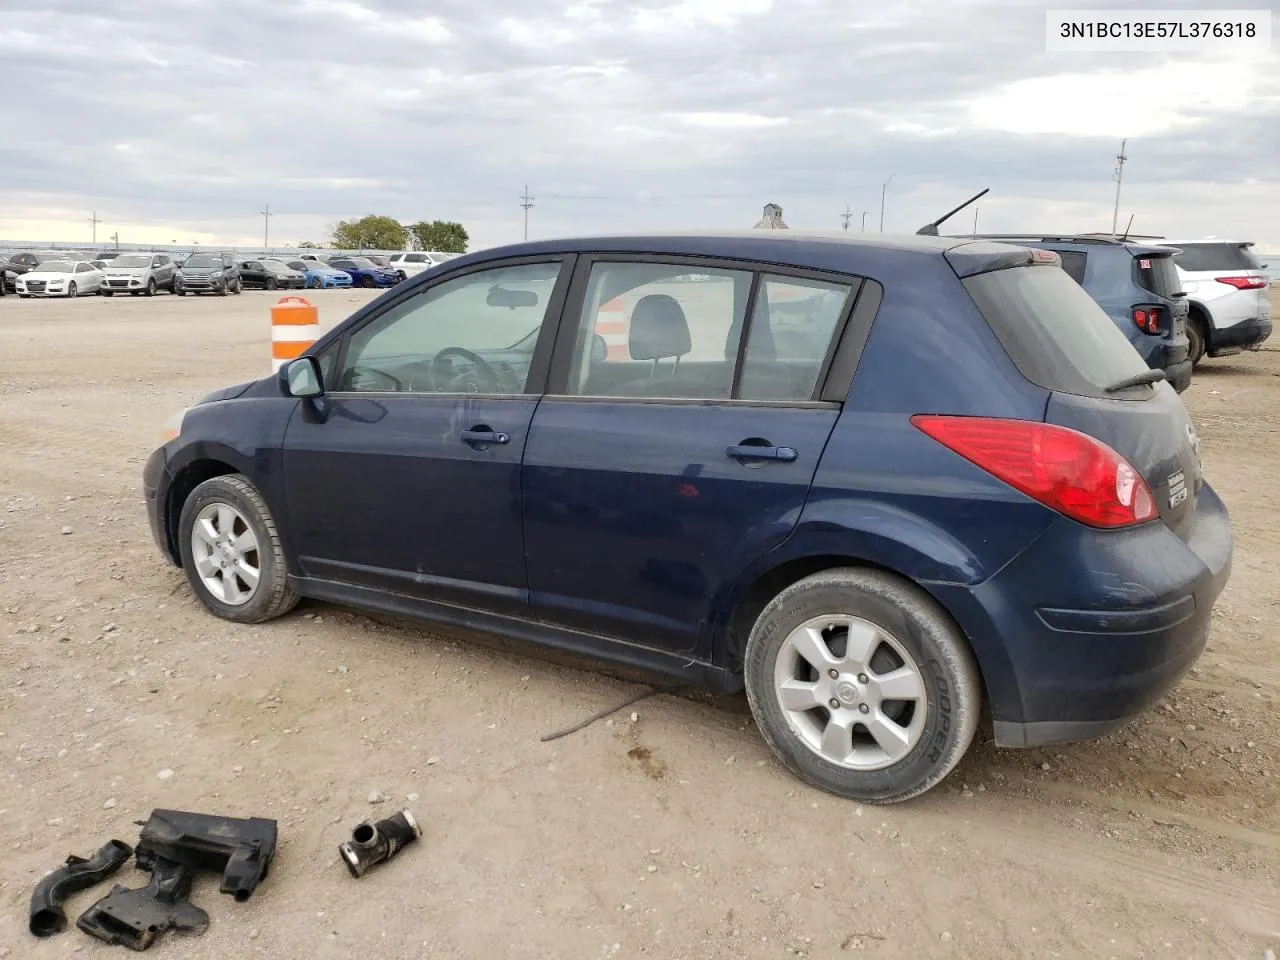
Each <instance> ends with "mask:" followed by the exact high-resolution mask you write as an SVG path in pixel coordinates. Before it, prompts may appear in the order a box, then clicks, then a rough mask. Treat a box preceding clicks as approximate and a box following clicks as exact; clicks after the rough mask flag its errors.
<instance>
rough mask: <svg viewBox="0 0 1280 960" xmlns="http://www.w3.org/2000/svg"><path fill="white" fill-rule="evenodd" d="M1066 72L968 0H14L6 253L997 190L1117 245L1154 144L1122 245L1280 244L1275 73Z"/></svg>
mask: <svg viewBox="0 0 1280 960" xmlns="http://www.w3.org/2000/svg"><path fill="white" fill-rule="evenodd" d="M1051 5H1052V6H1054V7H1055V8H1058V9H1063V8H1071V7H1082V6H1086V5H1085V4H1072V3H1054V4H1051ZM1241 5H1245V4H1241ZM1252 5H1253V6H1259V4H1257V3H1256V0H1255V2H1254V3H1253V4H1252ZM1087 6H1089V7H1094V8H1096V7H1103V6H1114V7H1136V6H1140V3H1139V2H1138V0H1128V2H1122V3H1117V4H1106V3H1103V2H1100V0H1095V2H1092V3H1089V4H1087ZM1177 6H1186V7H1188V8H1194V7H1196V6H1199V7H1202V8H1203V7H1210V6H1213V4H1210V3H1208V2H1206V0H1201V2H1200V3H1199V4H1184V5H1179V4H1174V3H1169V2H1164V3H1162V4H1160V7H1161V8H1166V9H1167V8H1170V7H1177ZM1265 6H1266V7H1267V8H1269V9H1271V10H1272V11H1273V17H1275V20H1276V21H1277V24H1280V16H1277V15H1276V4H1275V3H1274V2H1272V3H1269V4H1266V5H1265ZM1044 46H1045V42H1044V13H1043V8H1034V7H1032V6H1031V5H1029V4H1023V3H972V2H966V0H952V2H948V3H923V2H915V0H906V2H901V0H899V2H893V0H889V2H886V0H878V2H863V0H546V2H542V3H529V2H524V0H470V2H462V0H431V2H430V3H426V2H423V3H412V2H405V0H397V2H395V3H388V2H383V0H288V2H274V0H273V2H265V0H262V2H260V0H218V2H204V0H165V2H162V3H157V2H155V0H147V2H140V0H107V2H104V0H92V2H90V0H43V2H42V3H40V4H32V3H30V2H27V0H0V188H2V190H3V200H2V202H0V240H17V239H30V240H37V239H39V240H55V239H56V240H78V239H83V240H85V241H87V240H88V238H89V233H90V227H89V224H88V223H87V219H88V217H89V216H90V213H91V212H92V211H95V210H96V211H97V213H98V216H100V217H102V218H103V223H102V224H100V225H99V227H98V239H99V242H100V243H101V242H103V238H104V237H106V236H108V235H110V234H111V233H112V232H113V231H117V230H118V231H119V234H120V239H121V240H122V241H128V240H137V241H139V242H167V241H168V240H170V239H172V240H176V241H178V242H180V243H189V242H191V241H192V240H199V241H200V242H217V243H229V244H253V243H258V244H260V243H261V236H262V223H263V221H262V218H261V217H260V216H258V215H257V212H258V211H260V210H262V208H263V204H264V203H270V205H271V210H272V211H273V212H274V213H275V216H274V217H273V218H272V220H271V235H272V241H273V243H292V242H295V241H298V240H315V241H323V240H324V239H325V238H326V237H327V227H328V225H329V224H331V223H332V222H333V221H334V220H336V219H338V218H346V217H358V216H361V215H363V214H365V213H385V214H389V215H392V216H395V217H397V218H400V219H401V220H405V221H412V220H416V219H421V218H426V219H434V218H443V219H452V220H459V221H461V222H462V223H464V224H465V225H466V226H467V227H468V229H469V230H470V231H471V234H472V238H473V244H474V245H476V246H488V245H492V244H497V243H503V242H508V241H512V240H518V239H519V238H520V235H521V230H522V216H523V211H522V210H521V209H520V206H519V199H518V195H519V194H520V192H521V190H522V189H523V188H524V185H525V184H526V183H528V185H529V190H530V192H531V193H532V194H533V195H534V197H535V198H536V199H535V201H534V202H535V206H534V208H533V209H532V211H531V212H530V227H529V230H530V236H531V237H545V236H551V235H559V234H566V233H592V232H617V231H633V230H653V229H664V228H672V229H691V228H698V227H708V228H726V227H739V226H750V225H751V224H752V223H754V221H755V220H756V219H757V218H758V217H759V214H760V208H761V206H762V205H763V204H764V203H765V202H767V201H775V202H777V203H779V204H781V205H782V207H783V209H784V215H785V219H786V220H787V222H788V224H789V225H791V226H792V227H793V228H802V227H811V228H822V229H832V228H838V227H839V226H840V217H839V215H840V213H841V211H843V210H844V209H845V206H846V204H847V205H848V206H849V207H850V208H851V209H852V210H853V211H854V213H855V215H854V218H853V223H852V229H854V230H857V229H859V228H860V226H861V216H860V213H861V211H863V210H868V211H870V213H869V214H868V216H867V218H866V222H867V228H868V229H869V230H875V229H878V227H879V216H880V195H881V184H882V183H883V182H884V181H885V180H886V178H888V177H889V175H890V174H893V180H892V182H891V183H890V185H889V188H888V203H887V211H886V229H888V230H896V231H912V230H914V229H915V228H916V227H918V226H919V225H920V224H921V223H922V222H925V221H927V220H930V219H933V218H934V217H935V216H937V215H938V214H940V213H941V212H942V211H943V210H945V209H947V208H948V207H950V206H954V205H955V204H956V203H959V202H960V201H961V200H963V199H964V198H965V197H967V196H968V195H970V194H972V193H975V192H976V191H977V190H979V189H981V188H982V187H988V186H989V187H991V194H990V195H989V196H988V197H987V198H985V199H984V201H983V202H982V206H981V208H980V211H981V212H980V223H979V226H980V228H981V229H990V230H1018V231H1028V230H1039V229H1045V230H1052V229H1062V230H1102V229H1108V228H1109V227H1110V224H1111V210H1112V201H1113V198H1114V189H1115V184H1114V182H1113V180H1112V178H1111V171H1112V168H1113V166H1114V159H1113V157H1114V154H1115V153H1116V152H1117V150H1118V148H1119V146H1120V138H1121V137H1124V136H1128V137H1129V138H1130V142H1129V148H1128V153H1129V156H1130V161H1129V163H1128V164H1127V165H1126V167H1125V184H1124V192H1123V195H1122V198H1121V223H1122V224H1123V223H1124V222H1125V221H1126V220H1127V219H1128V216H1129V214H1131V213H1132V214H1134V215H1135V219H1134V228H1133V229H1134V231H1135V232H1139V233H1156V234H1163V235H1166V236H1175V237H1176V236H1183V237H1186V236H1202V235H1206V234H1217V235H1221V236H1228V235H1229V236H1235V237H1240V238H1242V239H1251V240H1255V241H1257V242H1258V243H1259V245H1260V246H1263V247H1265V246H1273V247H1277V249H1280V60H1278V59H1277V56H1276V55H1275V53H1272V54H1270V55H1262V56H1258V55H1254V56H1253V57H1251V58H1244V57H1240V56H1234V57H1233V56H1224V55H1220V54H1219V55H1212V56H1210V55H1205V56H1200V57H1197V56H1189V55H1187V54H1179V55H1174V54H1169V55H1150V54H1145V55H1136V54H1105V55H1103V54H1065V53H1047V52H1046V51H1045V49H1044ZM971 225H972V215H971V214H970V213H968V212H967V211H966V213H964V214H961V215H960V216H959V217H957V219H956V222H953V223H952V224H951V225H950V226H951V227H952V228H953V229H957V230H967V229H969V228H970V227H971Z"/></svg>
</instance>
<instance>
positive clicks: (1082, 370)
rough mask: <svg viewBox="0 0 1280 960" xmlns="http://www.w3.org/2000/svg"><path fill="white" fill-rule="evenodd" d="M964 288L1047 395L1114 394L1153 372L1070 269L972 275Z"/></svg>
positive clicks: (1040, 268) (1035, 268) (1146, 390)
mask: <svg viewBox="0 0 1280 960" xmlns="http://www.w3.org/2000/svg"><path fill="white" fill-rule="evenodd" d="M964 286H965V289H966V290H967V291H968V292H969V296H970V297H971V298H973V302H974V303H975V304H976V305H977V307H978V309H979V310H980V311H981V312H982V315H983V317H984V318H985V319H986V321H987V324H988V325H989V326H990V327H991V330H992V332H993V333H994V334H995V335H996V337H997V339H999V341H1000V343H1001V345H1002V346H1003V347H1004V349H1005V352H1006V353H1008V354H1009V358H1010V359H1011V360H1012V361H1013V362H1014V365H1015V366H1017V368H1018V370H1019V371H1020V372H1021V373H1022V375H1023V376H1024V377H1026V378H1027V379H1028V380H1030V381H1031V382H1032V383H1034V384H1037V385H1039V386H1041V387H1044V388H1045V389H1046V390H1055V391H1058V392H1061V393H1072V394H1077V395H1082V396H1092V397H1110V396H1112V395H1111V394H1108V393H1107V392H1106V387H1107V386H1109V385H1110V384H1113V383H1116V382H1118V381H1119V380H1122V379H1124V378H1125V377H1130V376H1134V375H1135V374H1139V373H1142V372H1143V371H1144V370H1146V369H1147V365H1146V363H1145V362H1144V361H1143V359H1142V357H1140V356H1139V355H1138V352H1137V351H1136V350H1134V349H1133V346H1132V344H1130V343H1129V341H1128V340H1127V339H1125V335H1124V334H1123V333H1121V332H1120V330H1119V329H1118V328H1117V327H1116V325H1115V324H1114V323H1113V322H1112V320H1111V318H1110V317H1108V316H1107V315H1106V313H1104V312H1103V310H1102V308H1101V307H1099V306H1098V305H1097V303H1095V302H1094V300H1093V298H1092V297H1090V296H1089V294H1087V293H1085V291H1084V289H1083V288H1082V287H1081V286H1080V285H1079V284H1078V283H1076V281H1074V280H1073V279H1071V277H1069V276H1068V275H1067V274H1066V273H1065V272H1064V271H1063V270H1060V269H1057V268H1056V267H1053V266H1029V267H1012V268H1009V269H1005V270H994V271H992V272H990V273H980V274H977V275H976V276H972V277H968V278H966V279H965V280H964ZM1138 389H1139V390H1141V391H1142V392H1143V394H1144V395H1145V394H1146V393H1149V391H1150V388H1148V387H1141V388H1138ZM1125 393H1126V394H1127V393H1129V391H1125ZM1115 396H1117V397H1118V396H1120V395H1115Z"/></svg>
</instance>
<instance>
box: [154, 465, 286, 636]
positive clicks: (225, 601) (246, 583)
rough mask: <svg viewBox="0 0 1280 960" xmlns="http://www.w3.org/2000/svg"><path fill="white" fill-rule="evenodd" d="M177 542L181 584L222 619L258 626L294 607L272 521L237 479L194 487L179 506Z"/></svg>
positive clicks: (259, 498) (249, 487)
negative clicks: (183, 579) (184, 582)
mask: <svg viewBox="0 0 1280 960" xmlns="http://www.w3.org/2000/svg"><path fill="white" fill-rule="evenodd" d="M177 539H178V547H179V550H180V551H181V554H182V568H183V571H184V572H185V573H186V575H187V582H188V583H190V584H191V588H192V589H193V590H194V591H195V593H196V596H198V597H199V598H200V601H201V602H202V603H203V604H204V605H205V606H206V607H208V608H209V610H210V611H212V612H213V613H215V614H217V615H218V616H219V617H222V618H223V619H224V620H234V621H236V622H238V623H261V622H262V621H264V620H270V619H272V618H273V617H278V616H280V615H282V614H284V613H287V612H288V611H289V610H292V609H293V607H294V606H295V605H296V604H297V602H298V596H297V594H295V593H294V592H293V590H292V589H290V587H289V579H288V568H287V565H286V563H285V557H284V549H283V547H282V546H281V544H280V534H279V532H278V531H277V530H276V525H275V520H274V519H273V518H272V516H271V511H270V510H268V509H267V504H266V501H265V500H263V499H262V495H261V494H260V493H259V492H258V490H257V489H256V488H255V487H254V486H253V484H251V483H250V482H249V481H248V480H247V479H246V478H245V477H243V476H242V475H240V474H228V475H225V476H221V477H214V478H212V479H210V480H206V481H205V482H204V483H202V484H200V485H199V486H198V487H196V488H195V489H194V490H193V491H192V492H191V495H190V496H189V497H187V501H186V503H184V504H183V506H182V513H181V516H180V518H179V520H178V538H177Z"/></svg>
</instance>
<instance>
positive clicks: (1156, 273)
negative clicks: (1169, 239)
mask: <svg viewBox="0 0 1280 960" xmlns="http://www.w3.org/2000/svg"><path fill="white" fill-rule="evenodd" d="M1133 266H1134V269H1135V270H1136V271H1137V274H1136V275H1137V278H1138V285H1139V286H1140V287H1142V288H1143V289H1144V290H1150V291H1151V292H1152V293H1154V294H1155V295H1156V296H1159V297H1164V298H1165V299H1167V300H1171V299H1173V298H1174V297H1175V296H1177V295H1178V294H1179V293H1181V292H1182V278H1181V277H1179V276H1178V270H1177V268H1176V267H1174V265H1173V257H1172V256H1171V255H1169V254H1165V255H1164V256H1159V257H1152V256H1140V257H1134V258H1133Z"/></svg>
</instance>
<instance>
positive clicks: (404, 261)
mask: <svg viewBox="0 0 1280 960" xmlns="http://www.w3.org/2000/svg"><path fill="white" fill-rule="evenodd" d="M456 256H458V254H456V253H440V252H438V251H434V250H416V251H413V252H410V253H397V254H394V255H393V256H392V257H391V258H390V261H391V262H390V264H389V268H390V269H391V270H394V271H395V272H396V273H398V274H399V275H400V279H402V280H407V279H409V277H416V276H417V275H418V274H420V273H422V272H423V271H424V270H430V269H431V268H432V267H434V266H437V265H438V264H441V263H444V262H446V261H448V260H451V259H453V258H454V257H456Z"/></svg>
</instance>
